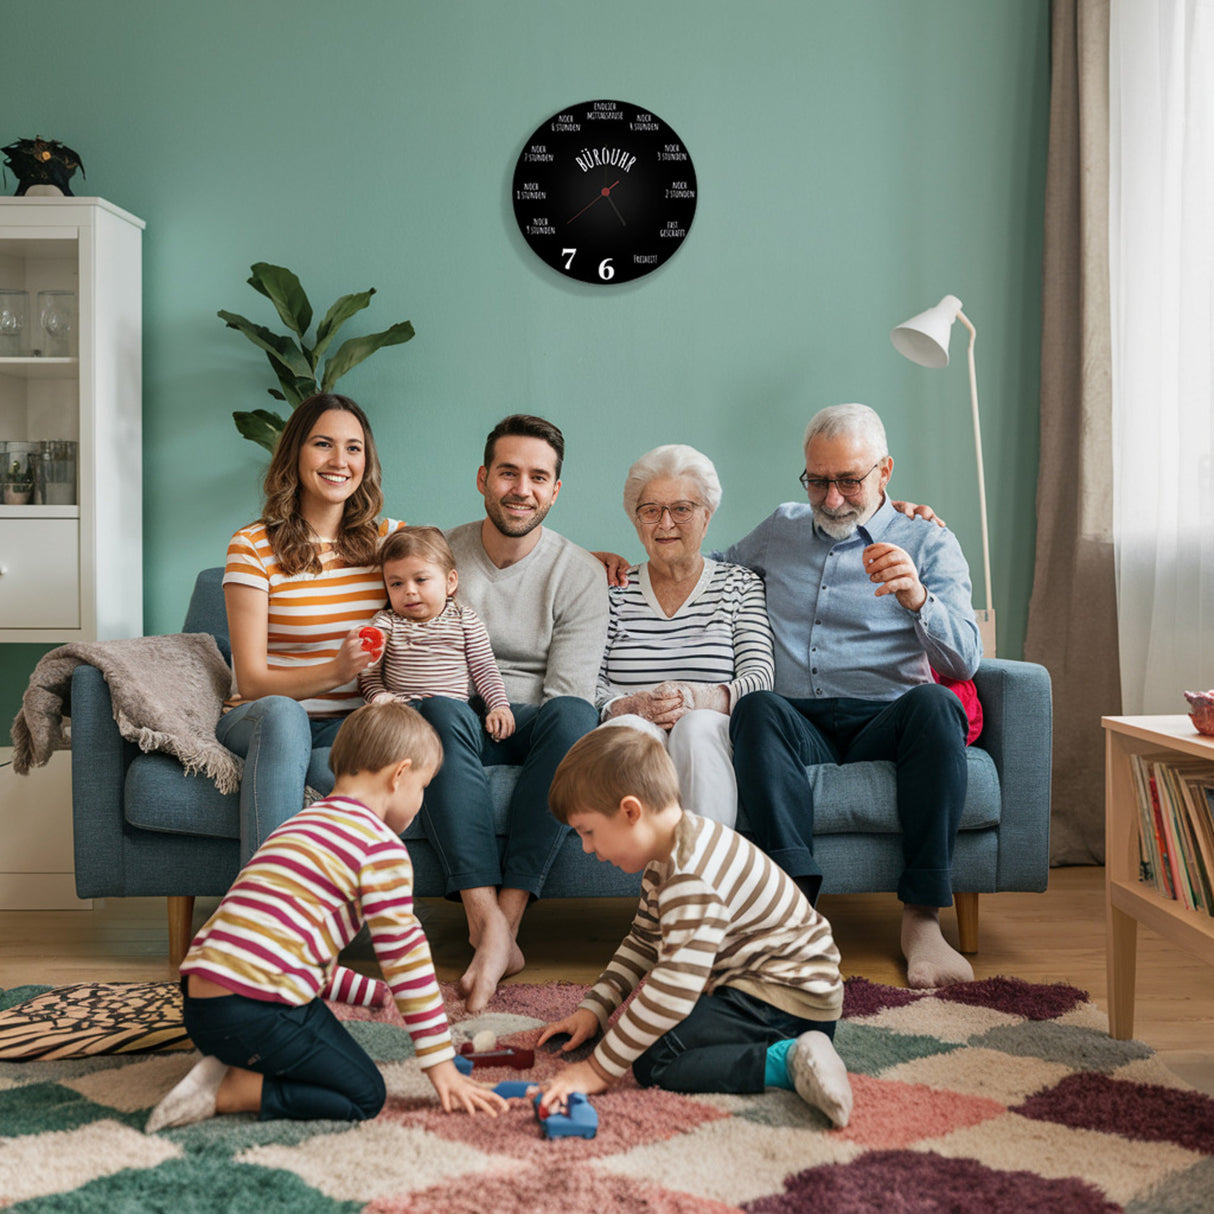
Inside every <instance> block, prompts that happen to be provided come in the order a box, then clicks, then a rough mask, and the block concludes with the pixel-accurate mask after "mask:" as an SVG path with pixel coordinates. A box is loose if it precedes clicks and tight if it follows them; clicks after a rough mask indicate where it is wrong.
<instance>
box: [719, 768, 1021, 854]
mask: <svg viewBox="0 0 1214 1214" xmlns="http://www.w3.org/2000/svg"><path fill="white" fill-rule="evenodd" d="M965 757H966V772H967V774H968V778H969V784H968V787H967V788H966V795H965V809H964V810H963V811H962V814H961V827H960V829H961V830H962V831H967V830H985V829H986V828H988V827H992V826H998V825H999V819H1000V816H1001V813H1002V808H1003V802H1002V798H1001V796H1000V792H999V773H998V772H997V771H996V770H995V761H994V759H992V758H991V756H990V755H989V754H987V752H986V751H985V750H983V749H982V748H981V747H978V746H971V747H970V748H969V749H968V750H967V751H966V752H965ZM806 770H807V771H808V772H809V783H810V787H811V788H812V789H813V790H814V834H815V835H816V836H820V835H841V834H864V835H896V834H900V833H901V831H902V827H901V824H900V823H899V821H898V810H897V785H896V782H895V775H894V765H893V763H885V762H882V763H847V764H845V765H844V766H842V767H835V766H833V765H832V764H822V765H821V766H817V767H810V768H807V769H806ZM738 825H739V826H740V827H741V826H743V825H744V823H742V822H741V821H740V820H739V823H738Z"/></svg>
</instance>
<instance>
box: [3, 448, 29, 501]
mask: <svg viewBox="0 0 1214 1214" xmlns="http://www.w3.org/2000/svg"><path fill="white" fill-rule="evenodd" d="M33 492H34V475H33V473H32V472H31V471H30V466H29V461H28V460H26V461H25V463H22V462H21V460H19V459H15V460H13V462H12V464H10V465H9V468H8V470H7V472H6V474H5V479H4V504H5V505H6V506H26V505H28V504H29V500H30V497H31V495H32V494H33Z"/></svg>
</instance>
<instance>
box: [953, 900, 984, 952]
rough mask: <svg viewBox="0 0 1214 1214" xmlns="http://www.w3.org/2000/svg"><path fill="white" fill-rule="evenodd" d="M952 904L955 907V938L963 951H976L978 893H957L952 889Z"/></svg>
mask: <svg viewBox="0 0 1214 1214" xmlns="http://www.w3.org/2000/svg"><path fill="white" fill-rule="evenodd" d="M953 905H954V906H955V907H956V908H957V938H958V940H959V941H960V943H961V951H962V952H963V953H976V952H977V951H978V895H977V894H970V893H966V894H959V893H957V892H956V891H955V890H954V891H953Z"/></svg>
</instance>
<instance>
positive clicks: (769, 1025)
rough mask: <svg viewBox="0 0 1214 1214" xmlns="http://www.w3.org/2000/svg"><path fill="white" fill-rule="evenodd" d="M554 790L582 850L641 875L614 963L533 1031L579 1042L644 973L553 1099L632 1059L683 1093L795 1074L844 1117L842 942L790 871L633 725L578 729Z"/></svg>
mask: <svg viewBox="0 0 1214 1214" xmlns="http://www.w3.org/2000/svg"><path fill="white" fill-rule="evenodd" d="M548 803H549V806H550V807H551V809H552V812H553V814H555V816H556V817H557V818H558V819H559V820H560V821H561V822H565V823H567V824H568V825H569V826H571V827H573V829H574V830H575V831H576V832H577V833H578V835H579V836H580V837H581V840H582V847H583V848H584V850H585V851H587V852H593V853H594V855H596V856H597V857H598V858H599V859H600V860H608V861H610V862H611V863H612V864H614V865H616V867H617V868H622V869H623V870H624V871H625V872H639V871H640V870H641V869H644V877H643V879H642V884H641V900H640V905H639V906H638V908H637V912H636V916H635V918H634V919H633V921H632V928H631V930H630V931H629V933H628V935H627V936H626V937H625V939H624V942H623V943H622V944H621V945H620V947H619V948H618V949H617V950H616V953H615V956H614V957H613V958H612V960H611V963H610V965H608V967H607V968H606V970H604V971H603V973H602V974H601V975H600V976H599V979H598V982H597V983H596V984H595V985H594V987H592V988H591V990H590V991H589V993H588V994H587V995H586V998H585V999H583V1000H582V1002H581V1004H580V1005H579V1007H578V1008H577V1010H576V1011H575V1012H573V1014H572V1015H570V1016H566V1017H565V1018H564V1019H563V1020H558V1021H555V1022H553V1023H552V1024H549V1025H548V1026H547V1027H546V1028H545V1029H544V1031H543V1033H542V1034H541V1035H540V1038H539V1044H541V1045H542V1044H543V1043H544V1042H545V1041H547V1040H548V1039H549V1038H550V1037H553V1036H556V1035H557V1034H560V1033H568V1034H569V1040H568V1041H567V1042H566V1043H565V1045H564V1046H563V1047H562V1048H563V1049H564V1050H566V1051H568V1050H572V1049H575V1048H576V1047H577V1046H579V1045H581V1044H582V1043H583V1042H584V1041H587V1040H589V1039H590V1038H591V1037H593V1036H594V1035H595V1034H596V1033H597V1032H598V1031H599V1030H600V1029H603V1030H607V1022H608V1019H609V1017H610V1016H611V1014H612V1013H613V1012H614V1011H615V1010H616V1008H618V1007H619V1006H620V1005H621V1004H622V1003H623V1002H624V1000H625V999H626V998H627V997H628V995H629V994H630V993H631V992H632V991H633V989H634V988H635V987H636V986H637V984H638V983H639V982H640V981H641V979H642V978H646V977H647V978H648V981H647V982H646V983H645V985H644V986H643V987H642V988H641V990H640V991H639V992H638V993H637V996H636V998H635V999H634V1000H633V1001H632V1003H631V1004H630V1005H629V1007H628V1008H627V1009H626V1010H625V1012H624V1013H623V1015H622V1016H621V1017H620V1019H619V1021H618V1023H617V1024H616V1025H615V1026H614V1027H613V1028H611V1029H610V1030H609V1031H606V1035H605V1036H604V1037H603V1039H602V1041H600V1042H599V1044H598V1046H597V1047H596V1048H595V1050H594V1053H593V1054H591V1055H590V1057H589V1058H587V1059H586V1060H585V1061H584V1062H578V1063H573V1064H571V1065H570V1066H568V1067H567V1068H565V1070H563V1071H562V1072H561V1073H560V1075H558V1076H557V1078H556V1079H554V1080H552V1081H551V1082H550V1083H548V1084H547V1085H546V1086H545V1088H544V1094H543V1099H542V1102H541V1103H542V1104H543V1106H544V1107H545V1108H546V1109H551V1108H554V1107H557V1108H559V1107H560V1106H561V1104H562V1103H563V1102H564V1101H565V1100H566V1098H567V1097H568V1095H569V1093H571V1092H584V1093H587V1094H588V1095H593V1094H594V1093H596V1092H601V1091H604V1090H605V1089H606V1088H607V1087H608V1086H609V1085H610V1084H611V1083H613V1082H614V1081H615V1080H616V1079H618V1078H619V1077H620V1076H622V1075H623V1074H624V1073H625V1072H626V1071H627V1070H628V1067H629V1066H630V1065H631V1067H632V1070H633V1074H634V1075H635V1076H636V1078H637V1080H638V1081H639V1082H640V1083H641V1084H643V1085H645V1086H646V1087H649V1086H656V1087H660V1088H666V1089H667V1090H669V1091H673V1092H761V1091H763V1089H764V1088H768V1087H777V1088H789V1089H794V1090H795V1091H796V1092H797V1094H798V1095H800V1096H801V1098H802V1099H803V1100H805V1101H806V1102H807V1103H808V1104H811V1105H813V1106H814V1107H815V1108H817V1109H820V1110H821V1111H822V1112H823V1113H825V1114H826V1116H827V1117H828V1118H829V1119H830V1120H831V1121H832V1122H833V1123H834V1124H835V1125H836V1126H840V1127H842V1126H845V1125H847V1121H848V1118H849V1117H850V1116H851V1108H852V1091H851V1084H850V1082H849V1081H848V1078H847V1068H846V1067H845V1066H844V1065H843V1062H842V1060H841V1059H840V1058H839V1055H838V1054H837V1053H836V1052H835V1047H834V1043H833V1038H834V1033H835V1024H836V1022H837V1021H838V1018H839V1015H840V1013H841V1012H842V1009H843V980H842V977H841V976H840V974H839V950H838V949H837V948H836V947H835V943H834V940H833V938H832V936H831V930H830V924H829V923H827V921H826V920H825V919H824V918H823V917H822V916H821V915H820V914H818V912H817V911H816V910H815V909H814V908H813V907H812V906H811V905H810V903H809V901H808V899H807V898H806V897H805V895H804V894H802V893H801V891H800V890H799V889H798V888H797V886H796V885H795V884H794V883H793V882H792V880H791V879H790V878H789V877H788V876H787V875H786V874H785V873H784V872H783V871H782V870H781V869H780V868H779V867H778V866H777V865H775V864H774V863H772V861H771V860H770V859H768V857H767V856H766V855H764V854H763V853H762V852H761V851H759V849H758V848H756V847H755V846H754V845H753V844H751V843H749V842H747V840H745V839H743V838H742V836H741V835H739V834H737V833H735V832H734V831H732V830H730V829H729V827H727V826H722V825H721V824H720V823H718V822H713V821H710V820H709V819H707V818H701V817H699V816H698V815H696V814H693V813H688V812H686V811H684V810H683V808H682V807H681V806H680V804H679V784H678V777H677V776H676V774H675V769H674V765H673V764H672V763H671V761H670V757H669V755H667V753H666V750H665V748H664V747H663V746H662V745H661V743H660V742H658V741H657V740H655V739H654V738H651V737H649V736H648V735H647V734H643V733H640V732H639V731H637V730H634V729H597V730H595V731H594V732H593V733H590V734H587V735H586V736H585V737H584V738H582V739H581V740H580V741H578V742H576V743H575V744H574V745H573V747H572V748H571V749H570V751H569V753H568V754H567V755H566V756H565V758H564V759H563V760H562V762H561V764H560V766H559V767H558V768H557V770H556V775H555V776H554V778H553V781H552V786H551V788H550V790H549V793H548Z"/></svg>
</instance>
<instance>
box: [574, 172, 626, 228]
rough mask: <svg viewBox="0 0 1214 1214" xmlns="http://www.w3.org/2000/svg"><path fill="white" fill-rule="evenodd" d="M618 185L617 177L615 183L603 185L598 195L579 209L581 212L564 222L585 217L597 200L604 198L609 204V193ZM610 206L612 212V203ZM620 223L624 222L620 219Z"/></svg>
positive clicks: (613, 205) (613, 206)
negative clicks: (580, 216)
mask: <svg viewBox="0 0 1214 1214" xmlns="http://www.w3.org/2000/svg"><path fill="white" fill-rule="evenodd" d="M619 184H620V179H619V178H618V177H617V178H616V179H615V181H613V182H612V183H611V184H610V185H605V186H604V187H603V188H602V189H601V190H600V191H599V192H598V193H597V194H596V195H595V196H594V197H593V198H592V199H591V200H590V201H589V202H588V203H587V204H586V205H585V206H584V207H583V208H582V209H581V210H580V211H579V212H578V213H577V215H573V216H571V217H570V218H569V219H567V220H566V221H565V222H566V223H572V222H573V221H574V220H575V219H576V218H577V217H578V215H585V214H586V212H587V211H589V210H590V208H591V207H592V206H594V204H595V203H596V202H598V200H599V199H600V198H606V199H607V201H608V202H611V191H612V190H614V189H615V187H616V186H617V185H619ZM611 206H612V209H613V210H614V209H615V203H614V202H612V203H611ZM615 213H616V214H617V215H619V211H616V212H615ZM620 222H621V223H623V222H624V220H623V217H621V219H620Z"/></svg>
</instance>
